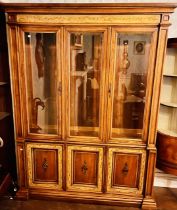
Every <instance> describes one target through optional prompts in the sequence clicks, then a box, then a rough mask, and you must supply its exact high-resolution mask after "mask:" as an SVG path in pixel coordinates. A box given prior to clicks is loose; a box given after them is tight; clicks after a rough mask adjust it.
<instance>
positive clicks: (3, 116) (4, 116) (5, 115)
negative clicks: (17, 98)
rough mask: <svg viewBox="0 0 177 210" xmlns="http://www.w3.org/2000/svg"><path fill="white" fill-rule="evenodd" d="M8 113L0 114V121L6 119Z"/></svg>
mask: <svg viewBox="0 0 177 210" xmlns="http://www.w3.org/2000/svg"><path fill="white" fill-rule="evenodd" d="M9 115H10V113H8V112H0V120H3V119H4V118H6V117H8V116H9Z"/></svg>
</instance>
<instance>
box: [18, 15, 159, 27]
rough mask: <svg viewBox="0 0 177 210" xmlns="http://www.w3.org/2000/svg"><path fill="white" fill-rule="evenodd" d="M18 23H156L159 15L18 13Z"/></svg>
mask: <svg viewBox="0 0 177 210" xmlns="http://www.w3.org/2000/svg"><path fill="white" fill-rule="evenodd" d="M17 22H18V23H26V24H31V23H41V24H42V23H44V24H46V23H48V24H65V25H67V24H69V25H71V24H76V25H77V24H95V25H100V24H109V25H115V24H158V23H159V22H160V15H30V14H28V15H27V14H25V15H23V14H18V15H17Z"/></svg>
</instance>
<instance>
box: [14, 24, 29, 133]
mask: <svg viewBox="0 0 177 210" xmlns="http://www.w3.org/2000/svg"><path fill="white" fill-rule="evenodd" d="M17 34H18V37H20V39H17V48H18V68H19V72H18V73H19V75H18V76H19V89H20V100H21V102H22V104H23V105H22V106H21V113H22V114H21V117H22V122H23V123H22V135H23V137H25V136H27V133H28V126H27V125H28V122H29V119H28V115H27V104H28V101H27V98H26V91H24V87H26V77H25V74H24V72H25V71H24V69H25V62H26V59H25V52H24V46H25V43H24V31H23V30H22V29H20V28H19V27H18V28H17ZM21 58H23V59H21Z"/></svg>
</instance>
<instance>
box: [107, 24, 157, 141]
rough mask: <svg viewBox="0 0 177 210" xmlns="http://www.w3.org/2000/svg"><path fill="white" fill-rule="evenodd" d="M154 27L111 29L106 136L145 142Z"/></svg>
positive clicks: (153, 52)
mask: <svg viewBox="0 0 177 210" xmlns="http://www.w3.org/2000/svg"><path fill="white" fill-rule="evenodd" d="M156 39H157V31H156V29H153V28H152V29H151V28H147V29H146V30H145V29H141V28H133V29H126V28H125V29H117V28H115V29H113V31H112V49H111V52H112V56H111V58H113V59H112V61H111V64H110V68H111V74H110V78H109V89H110V91H111V93H112V94H111V95H110V97H108V106H109V107H108V122H109V129H108V130H109V132H110V133H109V134H108V138H109V139H111V140H113V141H114V140H116V139H139V140H140V139H142V140H144V141H146V139H147V130H148V119H149V113H150V103H151V91H152V85H153V74H154V65H153V63H154V61H155V50H156Z"/></svg>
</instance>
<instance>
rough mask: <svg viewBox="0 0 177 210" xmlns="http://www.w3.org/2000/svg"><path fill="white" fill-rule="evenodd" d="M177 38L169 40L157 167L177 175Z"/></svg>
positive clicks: (162, 95)
mask: <svg viewBox="0 0 177 210" xmlns="http://www.w3.org/2000/svg"><path fill="white" fill-rule="evenodd" d="M176 119H177V38H170V39H168V45H167V52H166V58H165V65H164V74H163V84H162V93H161V100H160V112H159V123H158V134H157V167H158V168H159V169H162V170H163V171H165V172H166V173H170V174H174V175H177V156H176V151H177V120H176Z"/></svg>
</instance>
